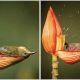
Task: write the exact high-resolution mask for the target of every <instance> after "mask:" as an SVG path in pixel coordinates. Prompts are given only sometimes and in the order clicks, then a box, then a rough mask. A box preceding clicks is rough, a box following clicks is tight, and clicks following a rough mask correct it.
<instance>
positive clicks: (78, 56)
mask: <svg viewBox="0 0 80 80" xmlns="http://www.w3.org/2000/svg"><path fill="white" fill-rule="evenodd" d="M57 55H58V57H59V58H61V59H62V60H63V61H64V62H65V63H68V64H74V63H76V62H79V61H80V51H57Z"/></svg>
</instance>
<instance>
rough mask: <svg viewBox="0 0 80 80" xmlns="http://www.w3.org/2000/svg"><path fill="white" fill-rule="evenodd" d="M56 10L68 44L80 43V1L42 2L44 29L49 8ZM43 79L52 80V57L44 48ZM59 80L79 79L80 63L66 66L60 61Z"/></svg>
mask: <svg viewBox="0 0 80 80" xmlns="http://www.w3.org/2000/svg"><path fill="white" fill-rule="evenodd" d="M50 6H52V8H54V10H55V13H56V16H57V18H58V20H59V22H60V25H61V28H62V30H63V32H64V34H65V35H66V42H72V43H74V42H79V43H80V37H79V36H80V2H79V1H48V2H47V1H42V2H41V14H42V15H41V23H42V25H41V26H42V29H43V26H44V23H45V19H46V16H47V12H48V9H49V7H50ZM41 57H42V65H41V68H42V69H41V70H42V78H43V79H51V67H52V65H51V55H50V54H46V52H45V51H44V49H43V46H42V55H41ZM58 78H59V79H79V78H80V63H76V64H73V65H70V64H65V63H64V62H63V61H62V60H60V59H59V76H58Z"/></svg>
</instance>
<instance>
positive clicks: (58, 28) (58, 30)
mask: <svg viewBox="0 0 80 80" xmlns="http://www.w3.org/2000/svg"><path fill="white" fill-rule="evenodd" d="M50 11H51V13H52V15H53V17H54V20H55V23H56V30H57V36H59V35H60V34H62V29H61V26H60V23H59V21H58V19H57V17H56V15H55V12H54V10H53V9H52V8H51V7H50Z"/></svg>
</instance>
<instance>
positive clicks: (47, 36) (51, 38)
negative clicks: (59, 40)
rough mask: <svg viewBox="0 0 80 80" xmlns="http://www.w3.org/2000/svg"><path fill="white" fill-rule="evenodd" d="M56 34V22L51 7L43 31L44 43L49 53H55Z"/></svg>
mask: <svg viewBox="0 0 80 80" xmlns="http://www.w3.org/2000/svg"><path fill="white" fill-rule="evenodd" d="M56 34H57V33H56V24H55V20H54V17H53V13H52V10H51V7H50V9H49V11H48V14H47V18H46V22H45V25H44V28H43V32H42V44H43V47H44V49H45V51H46V52H47V53H55V50H56Z"/></svg>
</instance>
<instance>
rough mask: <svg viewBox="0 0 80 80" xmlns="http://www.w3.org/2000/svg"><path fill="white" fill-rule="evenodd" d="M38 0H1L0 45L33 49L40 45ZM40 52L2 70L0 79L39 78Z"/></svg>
mask: <svg viewBox="0 0 80 80" xmlns="http://www.w3.org/2000/svg"><path fill="white" fill-rule="evenodd" d="M38 9H39V8H38V1H30V2H29V1H0V46H4V45H11V46H25V47H27V48H29V49H30V50H31V51H36V50H38V46H39V44H38V43H39V42H38V41H39V40H38V39H39V27H38V26H39V19H38V17H39V15H38V14H39V12H38V11H39V10H38ZM38 77H39V54H34V55H32V56H30V57H29V58H28V59H26V60H24V61H23V62H20V63H18V64H16V65H14V66H11V67H8V68H6V69H4V70H0V79H3V78H4V79H11V78H13V79H37V78H38Z"/></svg>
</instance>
